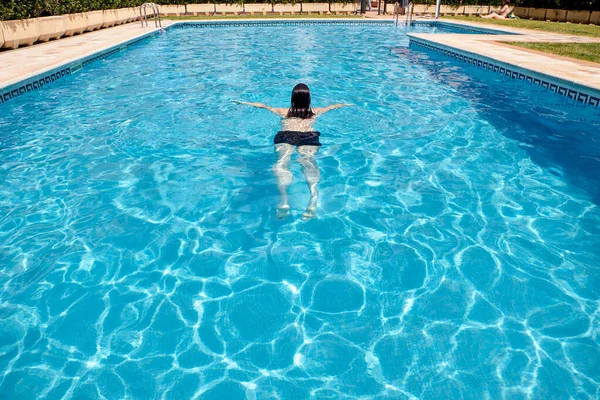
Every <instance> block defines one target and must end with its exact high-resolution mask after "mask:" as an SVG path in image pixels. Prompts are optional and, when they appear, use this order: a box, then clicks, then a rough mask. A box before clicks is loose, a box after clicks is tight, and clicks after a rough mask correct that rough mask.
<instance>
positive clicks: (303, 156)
mask: <svg viewBox="0 0 600 400" xmlns="http://www.w3.org/2000/svg"><path fill="white" fill-rule="evenodd" d="M317 151H319V147H318V146H298V154H300V158H298V162H299V163H300V165H302V173H303V174H304V177H305V178H306V184H307V185H308V190H310V201H309V202H308V206H307V207H306V211H304V213H303V214H302V219H303V220H305V221H306V220H307V219H311V218H314V217H316V216H317V202H318V200H319V190H318V189H317V185H318V184H319V179H320V178H321V173H320V172H319V166H318V165H317V161H316V160H315V154H317Z"/></svg>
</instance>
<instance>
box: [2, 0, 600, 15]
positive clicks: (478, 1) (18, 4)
mask: <svg viewBox="0 0 600 400" xmlns="http://www.w3.org/2000/svg"><path fill="white" fill-rule="evenodd" d="M242 1H243V0H237V1H236V0H228V1H219V0H212V1H210V0H206V1H186V0H158V1H156V3H157V4H180V5H184V4H196V3H239V4H241V3H242ZM352 1H353V0H341V1H339V0H338V1H334V0H307V1H302V2H304V3H323V2H329V3H338V2H341V3H351V2H352ZM383 1H386V2H387V3H394V2H395V0H383ZM144 2H145V1H144V0H0V20H9V19H22V18H36V17H45V16H50V15H61V14H71V13H78V12H86V11H93V10H109V9H114V8H125V7H136V6H139V5H141V4H142V3H144ZM244 2H245V3H272V4H273V3H290V2H291V3H299V2H300V1H297V0H288V1H285V0H250V1H244ZM414 3H416V4H435V0H416V1H414ZM501 3H502V0H442V4H445V5H457V6H458V5H499V4H501ZM513 4H514V5H517V6H520V7H537V8H557V9H562V10H594V11H600V0H515V1H513Z"/></svg>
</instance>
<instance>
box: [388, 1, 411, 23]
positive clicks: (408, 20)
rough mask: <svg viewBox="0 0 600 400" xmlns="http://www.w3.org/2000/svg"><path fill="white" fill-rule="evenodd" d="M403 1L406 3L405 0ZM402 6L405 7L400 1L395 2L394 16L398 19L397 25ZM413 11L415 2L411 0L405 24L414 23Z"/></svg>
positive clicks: (407, 7) (407, 8)
mask: <svg viewBox="0 0 600 400" xmlns="http://www.w3.org/2000/svg"><path fill="white" fill-rule="evenodd" d="M403 3H404V1H403ZM402 8H403V7H402V4H400V2H399V1H397V2H396V3H394V13H393V14H392V16H393V17H395V19H396V26H398V22H399V21H398V19H399V17H400V10H401V9H402ZM413 11H414V4H413V3H412V1H411V2H410V3H408V5H407V6H406V21H404V25H405V26H410V25H411V24H412V21H413Z"/></svg>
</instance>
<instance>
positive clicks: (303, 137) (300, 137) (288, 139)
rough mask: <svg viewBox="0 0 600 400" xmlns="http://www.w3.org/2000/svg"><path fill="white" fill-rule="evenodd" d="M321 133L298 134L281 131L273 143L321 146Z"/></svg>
mask: <svg viewBox="0 0 600 400" xmlns="http://www.w3.org/2000/svg"><path fill="white" fill-rule="evenodd" d="M319 136H321V133H319V132H316V131H312V132H297V131H279V132H277V135H275V139H273V142H274V143H275V144H280V143H287V144H291V145H292V146H321V142H319Z"/></svg>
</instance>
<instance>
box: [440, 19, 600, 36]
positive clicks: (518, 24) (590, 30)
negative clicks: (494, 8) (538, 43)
mask: <svg viewBox="0 0 600 400" xmlns="http://www.w3.org/2000/svg"><path fill="white" fill-rule="evenodd" d="M444 19H447V20H454V21H468V22H481V23H483V24H490V25H500V26H512V27H514V28H526V29H533V30H536V31H545V32H553V33H563V34H566V35H580V36H591V37H600V26H599V25H583V24H570V23H565V22H550V21H534V20H531V19H483V18H478V17H444Z"/></svg>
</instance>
